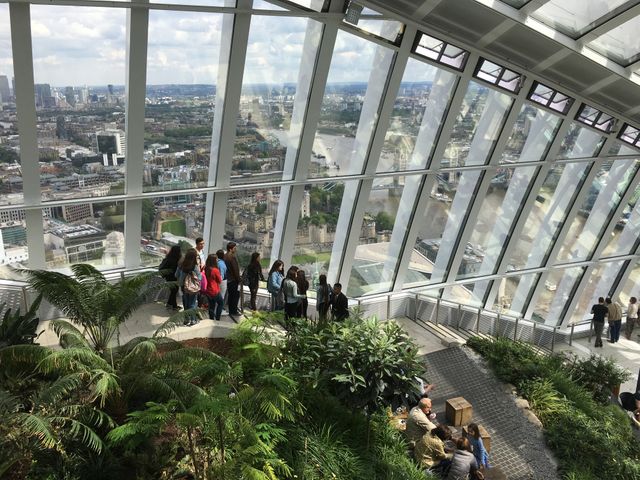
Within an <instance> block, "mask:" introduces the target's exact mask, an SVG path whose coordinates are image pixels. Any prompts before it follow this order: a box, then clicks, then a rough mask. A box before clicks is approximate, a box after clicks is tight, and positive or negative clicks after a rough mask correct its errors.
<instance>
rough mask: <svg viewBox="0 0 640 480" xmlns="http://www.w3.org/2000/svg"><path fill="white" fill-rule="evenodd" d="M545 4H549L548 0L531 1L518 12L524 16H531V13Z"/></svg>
mask: <svg viewBox="0 0 640 480" xmlns="http://www.w3.org/2000/svg"><path fill="white" fill-rule="evenodd" d="M547 3H549V0H531V1H529V2H527V3H525V4H524V5H523V6H522V7H520V8H519V9H518V11H519V12H521V13H523V14H525V15H531V14H532V13H533V12H535V11H536V10H538V9H539V8H541V7H543V6H544V5H545V4H547Z"/></svg>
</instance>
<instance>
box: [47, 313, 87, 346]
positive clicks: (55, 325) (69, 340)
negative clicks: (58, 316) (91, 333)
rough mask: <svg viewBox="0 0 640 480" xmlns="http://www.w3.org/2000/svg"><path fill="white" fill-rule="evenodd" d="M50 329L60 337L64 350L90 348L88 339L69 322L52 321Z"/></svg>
mask: <svg viewBox="0 0 640 480" xmlns="http://www.w3.org/2000/svg"><path fill="white" fill-rule="evenodd" d="M49 325H50V328H51V330H53V332H54V333H55V334H56V335H57V336H58V339H59V340H60V346H61V347H62V348H69V347H89V346H90V345H89V342H88V341H87V338H86V337H85V336H84V335H83V334H82V332H81V331H80V330H78V329H77V328H76V327H75V326H74V325H73V324H72V323H71V322H68V321H67V320H51V322H50V324H49Z"/></svg>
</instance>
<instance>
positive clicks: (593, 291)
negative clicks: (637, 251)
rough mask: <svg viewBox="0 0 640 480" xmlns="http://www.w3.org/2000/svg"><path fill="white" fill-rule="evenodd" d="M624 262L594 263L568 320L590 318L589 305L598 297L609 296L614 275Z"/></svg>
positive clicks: (576, 320)
mask: <svg viewBox="0 0 640 480" xmlns="http://www.w3.org/2000/svg"><path fill="white" fill-rule="evenodd" d="M625 263H626V262H623V261H619V262H607V263H602V264H600V265H596V267H595V268H594V269H593V270H592V272H591V276H590V277H589V280H588V282H587V285H586V286H585V289H584V291H583V292H582V295H581V296H580V299H579V300H578V303H577V304H576V306H575V308H574V310H573V313H572V315H571V318H570V319H569V321H570V322H572V323H577V322H582V321H584V320H590V319H591V318H592V315H591V307H592V306H593V305H595V304H596V303H598V297H604V298H606V297H608V296H609V293H610V291H611V289H612V288H613V287H614V285H615V282H616V277H617V276H618V273H619V272H620V269H621V268H622V267H623V266H624V264H625Z"/></svg>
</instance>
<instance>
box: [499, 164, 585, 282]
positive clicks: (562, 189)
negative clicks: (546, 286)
mask: <svg viewBox="0 0 640 480" xmlns="http://www.w3.org/2000/svg"><path fill="white" fill-rule="evenodd" d="M588 167H589V164H586V163H569V164H560V165H555V166H554V167H553V168H552V169H551V170H550V171H549V173H548V174H547V176H546V178H545V180H544V183H543V184H542V186H541V187H540V190H539V191H538V193H537V195H536V200H535V202H534V204H533V207H532V209H531V212H530V213H529V217H528V219H527V222H526V223H525V226H524V228H523V230H522V233H521V234H520V238H518V239H517V243H516V247H515V249H514V252H513V254H512V256H511V259H510V264H509V270H523V269H527V268H537V267H540V266H541V265H542V263H543V262H544V261H545V259H546V257H547V255H548V252H549V249H550V248H551V246H552V243H553V240H554V239H555V238H556V236H557V234H558V232H559V230H560V227H561V226H562V224H563V223H564V221H565V217H566V215H567V212H568V211H569V208H570V207H571V205H572V203H573V199H574V197H575V194H576V193H577V192H578V190H579V188H580V186H581V185H582V182H583V181H584V177H585V175H586V172H587V171H588ZM532 194H533V193H532ZM514 241H515V239H514Z"/></svg>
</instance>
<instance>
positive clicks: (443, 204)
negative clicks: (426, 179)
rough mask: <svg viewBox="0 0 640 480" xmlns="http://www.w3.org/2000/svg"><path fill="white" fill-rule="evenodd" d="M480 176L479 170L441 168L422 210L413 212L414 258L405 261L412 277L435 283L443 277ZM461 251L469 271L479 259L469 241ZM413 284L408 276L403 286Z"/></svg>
mask: <svg viewBox="0 0 640 480" xmlns="http://www.w3.org/2000/svg"><path fill="white" fill-rule="evenodd" d="M481 178H482V172H480V171H464V172H459V171H453V172H442V173H440V174H438V175H437V177H436V179H435V183H434V185H433V188H432V190H431V195H430V198H429V201H428V202H427V206H426V208H425V210H424V211H423V212H416V215H415V218H414V220H413V221H414V222H419V225H420V229H419V231H418V238H417V240H416V244H415V246H414V250H415V252H416V253H415V257H416V259H415V260H416V262H414V263H413V265H409V271H412V270H413V271H414V273H413V274H412V275H414V278H415V280H416V281H421V282H422V283H424V282H425V280H426V281H427V282H428V283H438V282H442V281H444V280H445V275H446V274H447V272H448V270H449V263H450V261H451V257H452V256H453V254H454V247H455V245H456V241H457V238H458V234H459V231H460V228H461V227H462V225H464V222H465V219H466V216H467V210H468V208H469V205H471V203H472V200H473V198H474V197H475V195H476V193H477V189H478V185H479V183H480V179H481ZM466 248H468V249H470V251H469V252H468V253H467V254H466V255H465V257H466V258H465V260H463V265H464V267H463V268H465V269H468V270H469V271H471V270H473V269H474V268H476V266H478V265H479V264H480V263H481V262H482V260H481V258H480V256H479V255H475V254H474V247H473V245H467V246H466ZM412 286H415V285H414V284H412V282H411V281H410V279H409V278H408V279H407V280H405V284H404V287H405V288H410V287H412Z"/></svg>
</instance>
